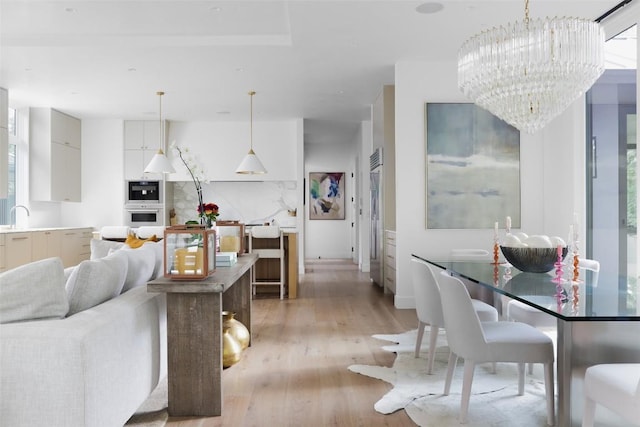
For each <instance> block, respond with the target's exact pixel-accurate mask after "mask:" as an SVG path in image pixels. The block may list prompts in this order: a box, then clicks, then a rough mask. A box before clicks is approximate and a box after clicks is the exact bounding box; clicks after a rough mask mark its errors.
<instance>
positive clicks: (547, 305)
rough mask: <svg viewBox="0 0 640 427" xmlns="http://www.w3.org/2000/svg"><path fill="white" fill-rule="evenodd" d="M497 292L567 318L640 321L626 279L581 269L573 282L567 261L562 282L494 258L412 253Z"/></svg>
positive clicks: (570, 319) (571, 319)
mask: <svg viewBox="0 0 640 427" xmlns="http://www.w3.org/2000/svg"><path fill="white" fill-rule="evenodd" d="M412 256H413V257H416V258H418V259H421V260H423V261H426V262H428V263H430V264H432V265H435V266H438V267H440V268H442V269H446V270H449V271H451V272H453V273H454V275H458V276H460V277H464V278H466V279H469V280H471V281H473V282H475V283H478V284H479V285H480V286H483V287H485V288H490V289H491V290H493V291H494V292H497V293H499V294H502V295H505V296H507V297H510V298H513V299H516V300H519V301H522V302H524V303H525V304H528V305H530V306H532V307H535V308H537V309H540V310H542V311H545V312H547V313H549V314H551V315H553V316H555V317H558V318H561V319H563V320H567V321H611V320H616V321H629V320H631V321H640V306H639V305H638V300H637V298H636V297H637V295H633V294H632V293H631V294H630V293H629V292H628V291H627V287H626V283H627V278H626V277H621V278H619V281H618V283H615V281H613V282H614V283H604V282H603V281H602V280H600V279H599V278H598V275H597V274H594V273H593V272H592V271H588V270H584V269H580V271H579V281H578V282H577V283H576V282H573V281H572V280H570V279H571V278H572V273H573V266H570V265H567V264H566V262H565V264H564V265H563V268H562V281H561V283H559V284H558V283H556V282H557V280H555V278H556V275H557V273H556V271H555V270H551V271H550V272H548V273H527V272H521V271H520V270H518V269H516V268H515V267H513V266H511V265H510V264H508V263H500V264H498V265H495V264H493V263H492V262H491V261H476V260H474V261H459V260H456V261H452V260H438V259H428V258H423V257H421V256H419V255H415V254H414V255H412Z"/></svg>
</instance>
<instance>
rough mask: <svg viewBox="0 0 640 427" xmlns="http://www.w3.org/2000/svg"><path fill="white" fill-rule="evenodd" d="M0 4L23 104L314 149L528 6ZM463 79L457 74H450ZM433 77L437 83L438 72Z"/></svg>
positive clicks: (575, 4) (599, 6)
mask: <svg viewBox="0 0 640 427" xmlns="http://www.w3.org/2000/svg"><path fill="white" fill-rule="evenodd" d="M618 2H619V0H587V1H578V0H532V1H531V3H530V11H531V12H530V13H531V17H532V18H538V17H544V16H578V17H583V18H588V19H595V18H596V17H598V16H600V15H601V14H602V13H604V12H605V11H607V10H608V9H610V8H612V7H613V6H615V5H616V4H617V3H618ZM422 3H423V2H416V1H403V0H383V1H365V0H355V1H349V0H340V1H327V0H310V1H306V0H297V1H295V0H294V1H268V0H265V1H242V0H235V1H191V0H166V1H148V0H138V1H132V0H128V1H120V0H102V1H101V0H78V1H63V0H48V1H47V0H44V1H32V0H0V62H1V64H0V86H2V87H5V88H7V89H9V94H10V99H11V102H12V104H13V105H14V106H50V107H54V108H57V109H60V110H61V111H64V112H67V113H69V114H72V115H75V116H77V117H80V118H83V119H86V118H118V119H129V120H138V119H146V120H152V119H157V117H158V97H157V96H156V92H157V91H158V90H162V91H164V92H165V93H166V94H165V96H164V97H163V105H162V107H163V118H166V119H169V120H190V121H198V120H224V121H236V120H241V121H246V120H248V118H249V102H250V99H249V95H248V94H247V93H248V91H249V90H255V91H256V95H255V96H254V99H253V105H254V120H255V121H259V120H278V119H289V118H300V117H302V118H304V119H305V142H324V141H330V142H346V141H349V140H350V139H351V138H352V137H353V135H354V134H355V131H356V129H357V125H358V123H359V122H360V121H362V120H365V119H368V118H369V108H370V105H371V104H372V103H373V101H374V99H375V98H376V96H377V94H378V93H379V91H380V90H381V87H382V85H384V84H393V83H394V64H395V63H396V62H397V61H399V60H412V59H415V60H446V61H451V60H454V59H455V58H456V55H457V50H458V48H459V46H460V45H461V44H462V42H463V41H464V40H465V39H467V38H468V37H470V36H472V35H473V34H475V33H477V32H480V31H481V30H483V29H486V28H490V27H493V26H498V25H500V24H505V23H508V22H512V21H516V20H522V18H523V17H524V0H522V1H521V0H496V1H480V0H469V1H463V0H441V3H442V4H443V6H444V8H443V10H442V11H440V12H438V13H435V14H420V13H417V12H416V10H415V9H416V7H417V6H418V5H420V4H422ZM451 72H452V73H455V72H456V70H455V69H452V70H451ZM425 78H429V76H428V75H426V76H425Z"/></svg>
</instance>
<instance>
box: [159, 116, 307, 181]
mask: <svg viewBox="0 0 640 427" xmlns="http://www.w3.org/2000/svg"><path fill="white" fill-rule="evenodd" d="M299 126H302V120H285V121H278V122H275V121H274V122H254V123H253V150H254V151H255V153H256V155H257V156H258V158H259V159H260V160H261V161H262V164H263V165H264V167H265V169H267V172H268V173H267V174H265V175H238V174H236V173H235V170H236V168H237V167H238V165H239V164H240V161H241V160H242V159H243V158H244V156H245V155H246V154H247V152H248V151H249V145H250V144H249V143H250V137H249V129H250V126H249V123H248V122H173V121H172V122H170V124H169V134H168V136H167V141H169V143H170V144H171V143H172V142H173V141H175V142H176V143H177V145H178V146H180V147H182V148H188V149H189V151H190V153H191V154H192V155H193V156H196V157H197V158H198V160H199V161H200V162H201V165H202V167H203V168H204V170H205V172H206V175H207V177H208V178H209V180H210V181H295V180H297V178H298V173H300V171H299V169H298V163H297V156H296V154H297V150H298V144H299V143H298V138H299V135H298V127H299ZM167 156H168V157H169V158H170V159H172V164H173V167H174V168H175V170H176V173H175V174H169V175H168V177H167V179H169V180H170V181H187V180H191V178H190V177H189V175H188V173H187V170H186V168H185V166H184V165H183V164H182V162H181V161H180V159H179V158H177V156H175V155H174V152H173V150H172V149H171V148H169V149H168V150H167Z"/></svg>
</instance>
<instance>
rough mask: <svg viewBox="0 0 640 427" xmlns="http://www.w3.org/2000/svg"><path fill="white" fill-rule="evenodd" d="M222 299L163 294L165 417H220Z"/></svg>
mask: <svg viewBox="0 0 640 427" xmlns="http://www.w3.org/2000/svg"><path fill="white" fill-rule="evenodd" d="M221 312H222V297H221V295H220V293H202V294H198V293H193V294H189V293H169V294H167V350H168V354H167V359H168V364H169V366H168V371H169V372H168V386H169V415H170V416H172V417H179V416H218V415H221V414H222V314H221Z"/></svg>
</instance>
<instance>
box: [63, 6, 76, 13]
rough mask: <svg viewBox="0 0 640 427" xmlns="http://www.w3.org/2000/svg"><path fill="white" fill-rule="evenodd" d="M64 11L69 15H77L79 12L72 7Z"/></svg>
mask: <svg viewBox="0 0 640 427" xmlns="http://www.w3.org/2000/svg"><path fill="white" fill-rule="evenodd" d="M64 11H65V12H67V13H76V12H77V10H76V9H74V8H72V7H65V8H64Z"/></svg>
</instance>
